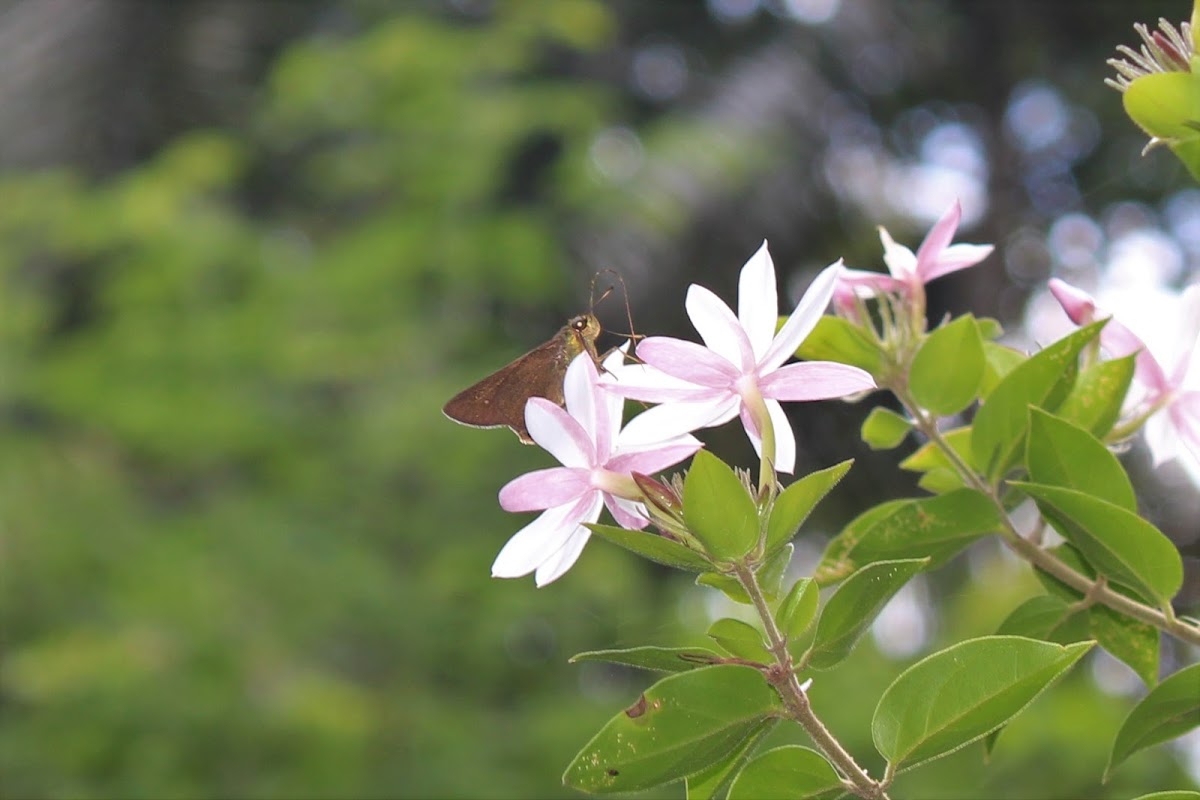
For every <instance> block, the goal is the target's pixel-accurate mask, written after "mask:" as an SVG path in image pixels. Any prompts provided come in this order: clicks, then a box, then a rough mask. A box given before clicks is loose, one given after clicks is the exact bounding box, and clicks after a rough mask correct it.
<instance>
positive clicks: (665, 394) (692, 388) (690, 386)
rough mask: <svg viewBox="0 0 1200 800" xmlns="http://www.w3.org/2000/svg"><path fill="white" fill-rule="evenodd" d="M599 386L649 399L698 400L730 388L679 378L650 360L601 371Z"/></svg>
mask: <svg viewBox="0 0 1200 800" xmlns="http://www.w3.org/2000/svg"><path fill="white" fill-rule="evenodd" d="M600 387H601V388H602V389H604V390H605V391H607V392H611V393H613V394H616V395H619V396H621V397H628V398H631V399H633V400H644V401H645V402H647V403H668V402H693V401H696V402H698V401H701V400H705V399H708V398H711V397H716V396H719V395H722V394H726V393H727V392H728V390H726V389H710V388H708V387H705V386H698V385H697V384H694V383H691V382H689V381H685V380H680V379H679V378H676V377H673V376H671V375H668V374H667V373H665V372H663V371H662V370H660V369H657V368H655V367H652V366H650V365H649V364H627V365H626V366H624V367H622V368H621V371H620V372H619V373H616V374H614V375H602V376H600Z"/></svg>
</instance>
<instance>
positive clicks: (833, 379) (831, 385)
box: [758, 361, 876, 402]
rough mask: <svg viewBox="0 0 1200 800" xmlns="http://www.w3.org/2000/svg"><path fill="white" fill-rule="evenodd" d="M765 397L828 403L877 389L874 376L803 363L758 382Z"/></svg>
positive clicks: (838, 366) (855, 369)
mask: <svg viewBox="0 0 1200 800" xmlns="http://www.w3.org/2000/svg"><path fill="white" fill-rule="evenodd" d="M758 386H759V390H760V391H761V392H762V393H763V397H769V398H772V399H774V400H786V401H789V402H803V401H806V400H827V399H829V398H831V397H845V396H847V395H851V394H857V393H858V392H867V391H870V390H871V389H874V388H876V386H875V379H874V378H872V377H871V373H869V372H867V371H866V370H861V369H859V368H858V367H851V366H849V365H848V364H838V363H835V362H833V361H801V362H800V363H798V364H788V365H787V366H784V367H780V368H779V369H777V370H775V371H774V372H772V373H771V374H770V375H767V376H766V377H764V378H762V379H761V380H760V381H759V384H758Z"/></svg>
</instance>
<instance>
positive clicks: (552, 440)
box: [525, 397, 595, 467]
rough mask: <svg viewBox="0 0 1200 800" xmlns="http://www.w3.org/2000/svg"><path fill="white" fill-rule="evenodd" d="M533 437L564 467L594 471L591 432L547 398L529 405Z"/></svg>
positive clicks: (527, 424)
mask: <svg viewBox="0 0 1200 800" xmlns="http://www.w3.org/2000/svg"><path fill="white" fill-rule="evenodd" d="M525 427H526V428H528V429H529V436H530V438H532V439H533V440H534V441H535V442H537V443H538V445H539V446H540V447H541V448H542V449H543V450H545V451H546V452H548V453H549V454H550V455H552V456H554V457H555V458H557V459H558V462H559V463H560V464H562V465H563V466H564V467H590V466H592V462H593V460H594V456H595V450H594V447H593V444H592V441H591V439H590V438H589V437H588V435H587V432H586V431H585V430H584V429H583V427H582V426H580V424H579V422H577V421H576V420H575V419H574V418H573V417H571V416H570V415H568V414H567V412H566V411H563V410H562V409H561V408H559V407H558V406H557V405H555V404H554V403H551V402H550V401H549V400H547V399H546V398H544V397H531V398H529V401H528V402H526V403H525Z"/></svg>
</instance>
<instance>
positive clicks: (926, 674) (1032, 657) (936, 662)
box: [871, 636, 1094, 767]
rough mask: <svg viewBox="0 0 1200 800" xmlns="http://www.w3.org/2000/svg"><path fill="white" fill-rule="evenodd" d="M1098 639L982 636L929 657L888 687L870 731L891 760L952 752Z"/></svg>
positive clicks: (914, 760) (1025, 700) (1014, 709)
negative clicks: (1067, 640) (1058, 641)
mask: <svg viewBox="0 0 1200 800" xmlns="http://www.w3.org/2000/svg"><path fill="white" fill-rule="evenodd" d="M1093 644H1094V643H1093V642H1078V643H1075V644H1069V645H1059V644H1052V643H1050V642H1040V641H1037V640H1035V639H1026V638H1023V637H1020V636H985V637H982V638H979V639H969V640H967V641H965V642H959V643H958V644H955V645H952V646H950V647H948V648H946V649H945V650H941V651H939V652H937V653H934V654H933V655H930V656H927V657H926V658H923V659H922V660H920V661H918V662H917V663H916V664H914V665H912V666H911V667H909V668H908V669H906V670H905V671H904V672H902V673H901V674H900V677H898V678H896V680H895V681H893V682H892V685H891V686H889V687H888V688H887V689H886V690H885V691H884V693H883V696H882V697H881V698H880V699H879V705H878V706H877V707H876V708H875V716H874V718H873V719H872V720H871V734H872V737H873V738H874V740H875V747H876V749H878V750H879V752H880V753H882V754H883V756H884V757H885V758H886V759H887V760H888V762H889V763H891V764H892V765H894V766H900V765H905V766H907V767H913V766H916V765H917V764H921V763H923V762H926V761H929V760H931V759H934V758H938V757H939V756H944V755H946V754H948V753H952V752H954V751H955V750H957V749H959V748H960V747H963V746H965V745H967V744H970V743H971V742H974V741H976V740H978V739H982V738H983V737H984V736H986V735H987V734H988V733H990V732H991V731H994V730H996V729H998V728H999V727H1001V726H1002V725H1004V724H1006V723H1007V722H1008V721H1009V720H1011V719H1012V718H1013V717H1015V716H1016V715H1017V714H1019V713H1020V712H1021V711H1022V710H1024V709H1025V707H1026V706H1028V705H1029V704H1030V703H1031V702H1033V700H1034V698H1036V697H1037V696H1038V695H1039V694H1041V692H1042V691H1043V690H1044V689H1046V687H1048V686H1049V685H1050V684H1051V683H1052V682H1053V681H1054V680H1055V679H1057V678H1058V677H1059V676H1060V675H1062V674H1063V673H1064V672H1066V671H1067V670H1068V669H1069V668H1070V667H1071V665H1073V664H1074V663H1075V662H1076V661H1078V660H1079V659H1080V658H1081V657H1082V656H1083V654H1084V653H1086V652H1087V651H1088V650H1089V649H1091V647H1092V646H1093Z"/></svg>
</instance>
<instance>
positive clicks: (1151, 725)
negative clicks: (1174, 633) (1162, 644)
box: [1104, 664, 1200, 779]
mask: <svg viewBox="0 0 1200 800" xmlns="http://www.w3.org/2000/svg"><path fill="white" fill-rule="evenodd" d="M1197 726H1200V664H1192V665H1191V666H1188V667H1184V668H1183V669H1181V670H1179V671H1178V672H1176V673H1175V674H1174V675H1172V676H1171V677H1169V678H1167V679H1166V680H1164V681H1163V682H1162V683H1160V684H1159V685H1158V686H1156V687H1154V688H1153V689H1151V690H1150V693H1149V694H1147V695H1146V696H1145V697H1143V698H1142V700H1141V701H1140V702H1139V703H1138V704H1137V705H1136V706H1134V707H1133V710H1132V711H1130V712H1129V716H1128V717H1126V718H1125V721H1124V722H1122V723H1121V728H1120V730H1118V731H1117V738H1116V740H1115V741H1114V742H1113V749H1112V754H1111V755H1110V756H1109V758H1108V767H1107V768H1106V769H1105V770H1104V775H1105V779H1107V777H1108V775H1109V774H1110V773H1111V772H1112V771H1113V769H1115V768H1116V767H1117V766H1118V765H1119V764H1120V763H1121V762H1122V761H1124V760H1125V759H1127V758H1129V756H1131V755H1133V754H1134V753H1136V752H1137V751H1139V750H1143V749H1145V748H1147V747H1151V746H1152V745H1156V744H1159V743H1160V742H1165V741H1168V740H1169V739H1174V738H1175V737H1177V736H1182V735H1183V734H1185V733H1187V732H1188V731H1190V730H1192V729H1193V728H1195V727H1197Z"/></svg>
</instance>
